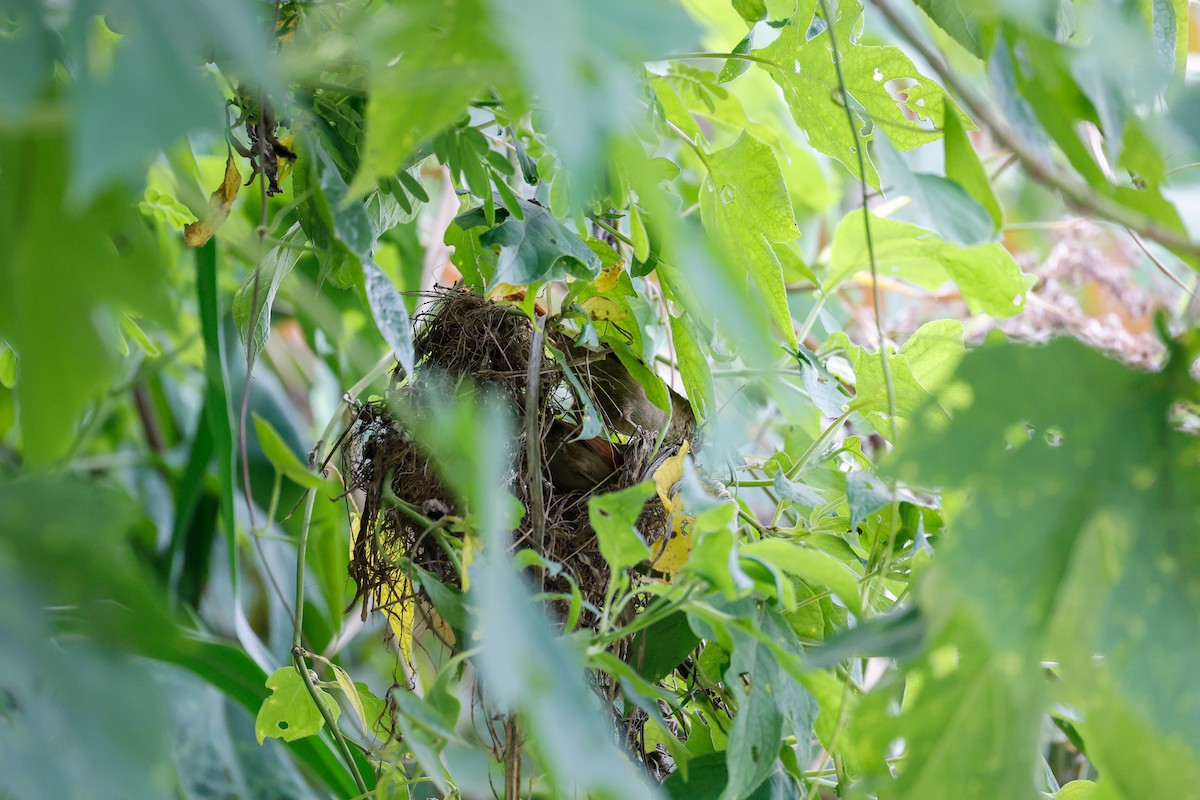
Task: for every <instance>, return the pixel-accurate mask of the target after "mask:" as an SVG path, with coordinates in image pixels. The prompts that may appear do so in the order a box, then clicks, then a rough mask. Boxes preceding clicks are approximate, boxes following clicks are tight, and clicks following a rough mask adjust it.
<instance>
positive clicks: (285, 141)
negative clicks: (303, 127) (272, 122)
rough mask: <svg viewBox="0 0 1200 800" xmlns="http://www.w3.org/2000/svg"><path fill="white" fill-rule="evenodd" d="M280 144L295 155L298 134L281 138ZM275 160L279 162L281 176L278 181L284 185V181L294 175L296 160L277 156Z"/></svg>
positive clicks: (279, 175)
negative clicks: (293, 169) (293, 168)
mask: <svg viewBox="0 0 1200 800" xmlns="http://www.w3.org/2000/svg"><path fill="white" fill-rule="evenodd" d="M279 143H280V144H281V145H283V146H284V147H286V148H287V149H288V150H291V151H292V152H293V153H294V152H296V134H294V133H289V134H288V135H287V136H281V137H279ZM275 160H276V161H278V162H279V174H278V177H277V179H276V180H277V181H278V182H279V183H283V179H284V178H286V177H287V176H288V175H291V174H292V165H293V164H295V163H296V159H294V158H284V157H282V156H277V157H276V159H275Z"/></svg>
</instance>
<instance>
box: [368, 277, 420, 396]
mask: <svg viewBox="0 0 1200 800" xmlns="http://www.w3.org/2000/svg"><path fill="white" fill-rule="evenodd" d="M363 280H364V282H365V283H366V292H367V305H369V306H370V308H371V316H372V317H373V318H374V319H375V326H376V327H377V328H379V333H380V334H382V335H383V340H384V341H385V342H387V343H388V347H390V348H392V353H393V355H395V357H396V360H397V361H399V362H400V366H401V367H403V368H404V372H405V373H406V374H408V375H412V374H413V370H414V366H415V363H414V362H415V360H416V353H415V351H414V350H413V340H412V321H411V320H410V319H409V317H408V307H407V306H406V305H405V304H404V298H403V297H401V296H400V292H398V291H397V290H396V285H395V284H394V283H392V280H391V278H389V277H388V276H387V275H384V274H383V270H381V269H380V268H379V267H377V266H375V264H373V263H372V262H370V261H365V262H363Z"/></svg>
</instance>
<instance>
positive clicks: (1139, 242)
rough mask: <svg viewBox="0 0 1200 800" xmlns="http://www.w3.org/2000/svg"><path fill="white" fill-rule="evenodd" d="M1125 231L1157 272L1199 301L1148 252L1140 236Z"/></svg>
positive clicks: (1194, 294)
mask: <svg viewBox="0 0 1200 800" xmlns="http://www.w3.org/2000/svg"><path fill="white" fill-rule="evenodd" d="M1125 230H1126V232H1128V233H1129V235H1130V236H1132V237H1133V241H1134V242H1135V243H1136V244H1137V246H1138V247H1140V248H1141V249H1142V252H1143V253H1145V254H1146V258H1148V259H1150V261H1151V263H1153V264H1154V266H1156V267H1158V271H1159V272H1161V273H1162V274H1163V275H1166V276H1167V278H1168V279H1169V280H1170V281H1171V283H1173V284H1175V285H1176V286H1178V287H1179V288H1180V289H1183V290H1184V291H1185V292H1187V293H1188V294H1189V295H1191V297H1192V299H1193V300H1197V299H1200V298H1197V297H1196V293H1195V292H1194V291H1192V290H1191V288H1189V287H1188V285H1187V284H1186V283H1184V282H1183V281H1182V280H1181V279H1180V278H1179V276H1178V275H1176V274H1175V273H1174V272H1171V269H1170V268H1169V267H1168V266H1167V265H1166V264H1164V263H1163V262H1162V261H1161V260H1160V259H1159V258H1158V257H1157V256H1155V255H1154V253H1151V252H1150V248H1149V247H1147V246H1146V242H1145V240H1144V239H1142V237H1141V236H1138V234H1137V232H1136V231H1133V230H1130V229H1129V228H1126V229H1125Z"/></svg>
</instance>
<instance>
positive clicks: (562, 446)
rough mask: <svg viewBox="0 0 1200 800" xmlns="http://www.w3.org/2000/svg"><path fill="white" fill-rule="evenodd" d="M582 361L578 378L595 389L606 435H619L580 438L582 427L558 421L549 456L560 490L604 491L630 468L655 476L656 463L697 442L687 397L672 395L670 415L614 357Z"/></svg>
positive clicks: (552, 476) (547, 441)
mask: <svg viewBox="0 0 1200 800" xmlns="http://www.w3.org/2000/svg"><path fill="white" fill-rule="evenodd" d="M575 355H577V356H580V354H578V353H577V354H575ZM580 358H581V359H582V360H583V364H582V365H581V366H580V367H579V368H578V369H577V372H576V374H577V375H578V377H579V379H580V382H581V383H582V384H583V385H584V386H587V387H590V389H591V391H590V392H589V394H590V395H591V400H592V402H593V403H594V405H595V407H596V408H597V410H598V411H599V413H600V415H601V417H602V419H603V422H604V425H605V427H606V429H607V432H608V433H611V434H615V435H613V436H609V435H602V436H597V437H594V438H589V439H579V438H578V435H579V431H580V425H579V424H571V422H569V421H567V420H565V419H558V420H555V421H554V422H553V423H552V425H551V426H550V429H549V431H548V432H547V435H546V438H545V441H544V452H545V454H546V465H547V468H548V471H549V473H550V480H551V483H553V485H554V486H555V487H556V488H558V489H560V490H563V491H594V490H597V489H603V488H605V487H606V486H607V485H608V484H609V483H610V482H611V481H612V479H613V478H614V477H616V475H617V472H618V470H620V469H621V468H623V467H625V466H627V465H628V466H630V467H631V468H635V469H638V468H640V470H641V471H644V472H646V473H647V474H652V473H653V471H654V468H655V467H656V466H657V464H659V463H661V461H662V460H663V459H664V458H665V457H666V456H669V455H671V454H673V453H675V452H676V451H677V450H678V449H679V446H680V445H681V444H682V443H683V442H684V441H686V440H688V439H690V438H691V437H692V435H693V433H694V430H695V425H696V419H695V415H694V414H693V413H692V408H691V405H690V404H689V403H688V401H687V400H686V399H685V398H684V397H682V396H681V395H679V394H678V393H676V392H674V391H671V392H670V398H671V413H670V414H668V413H667V412H666V411H664V410H663V409H661V408H659V407H658V406H656V405H655V404H654V403H653V402H651V401H650V399H649V398H648V397H647V396H646V390H645V388H644V387H643V386H642V384H641V383H640V382H638V380H637V378H635V377H634V376H633V375H632V374H630V372H629V370H628V369H626V367H625V365H624V364H622V363H621V360H620V359H619V358H617V356H616V355H615V354H613V353H611V352H610V353H608V354H606V355H597V356H596V357H595V358H592V354H590V353H589V354H585V355H582V356H580ZM664 429H665V432H664ZM660 434H661V437H662V438H661V441H659V436H660ZM614 439H615V440H617V441H614ZM656 444H657V445H658V447H657V449H655V448H654V446H655V445H656ZM652 451H653V452H652ZM650 455H655V456H656V458H655V460H654V461H653V462H649V456H650Z"/></svg>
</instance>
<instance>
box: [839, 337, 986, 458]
mask: <svg viewBox="0 0 1200 800" xmlns="http://www.w3.org/2000/svg"><path fill="white" fill-rule="evenodd" d="M963 353H964V345H963V327H962V323H961V322H959V321H958V320H956V319H942V320H936V321H934V322H927V323H925V324H924V325H922V326H921V327H920V328H917V330H916V332H914V333H913V335H912V336H910V337H909V338H908V341H906V342H905V343H904V345H903V346H902V347H901V348H900V349H899V350H898V351H897V352H896V353H895V354H894V355H892V357H891V365H890V366H891V372H892V389H893V391H894V393H895V398H896V414H897V415H898V416H899V417H900V419H901V420H910V421H911V420H913V419H915V417H916V416H917V413H918V412H919V411H923V413H924V415H925V418H926V419H930V420H931V419H933V418H934V416H935V415H936V416H938V417H940V418H941V419H943V420H944V419H946V416H947V414H948V413H949V412H950V411H951V410H952V409H953V408H954V407H955V406H956V405H958V404H960V403H961V402H964V398H963V396H962V394H963V393H962V391H961V388H959V387H956V386H953V385H950V378H951V376H952V375H953V373H954V368H955V367H956V366H958V363H959V361H961V360H962V357H963ZM854 375H855V384H856V385H855V388H856V390H857V397H856V398H855V401H854V405H855V408H856V409H857V410H858V412H859V413H860V414H862V415H863V416H864V417H866V419H867V421H868V422H870V423H871V424H872V425H873V426H874V427H875V429H876V430H877V431H879V432H880V433H881V434H884V435H887V436H890V435H891V425H890V423H889V422H888V420H887V414H888V413H889V409H888V391H887V382H886V380H885V378H884V374H883V364H882V362H881V360H880V357H879V354H878V353H872V352H870V351H868V350H863V349H858V350H856V355H855V358H854Z"/></svg>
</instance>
